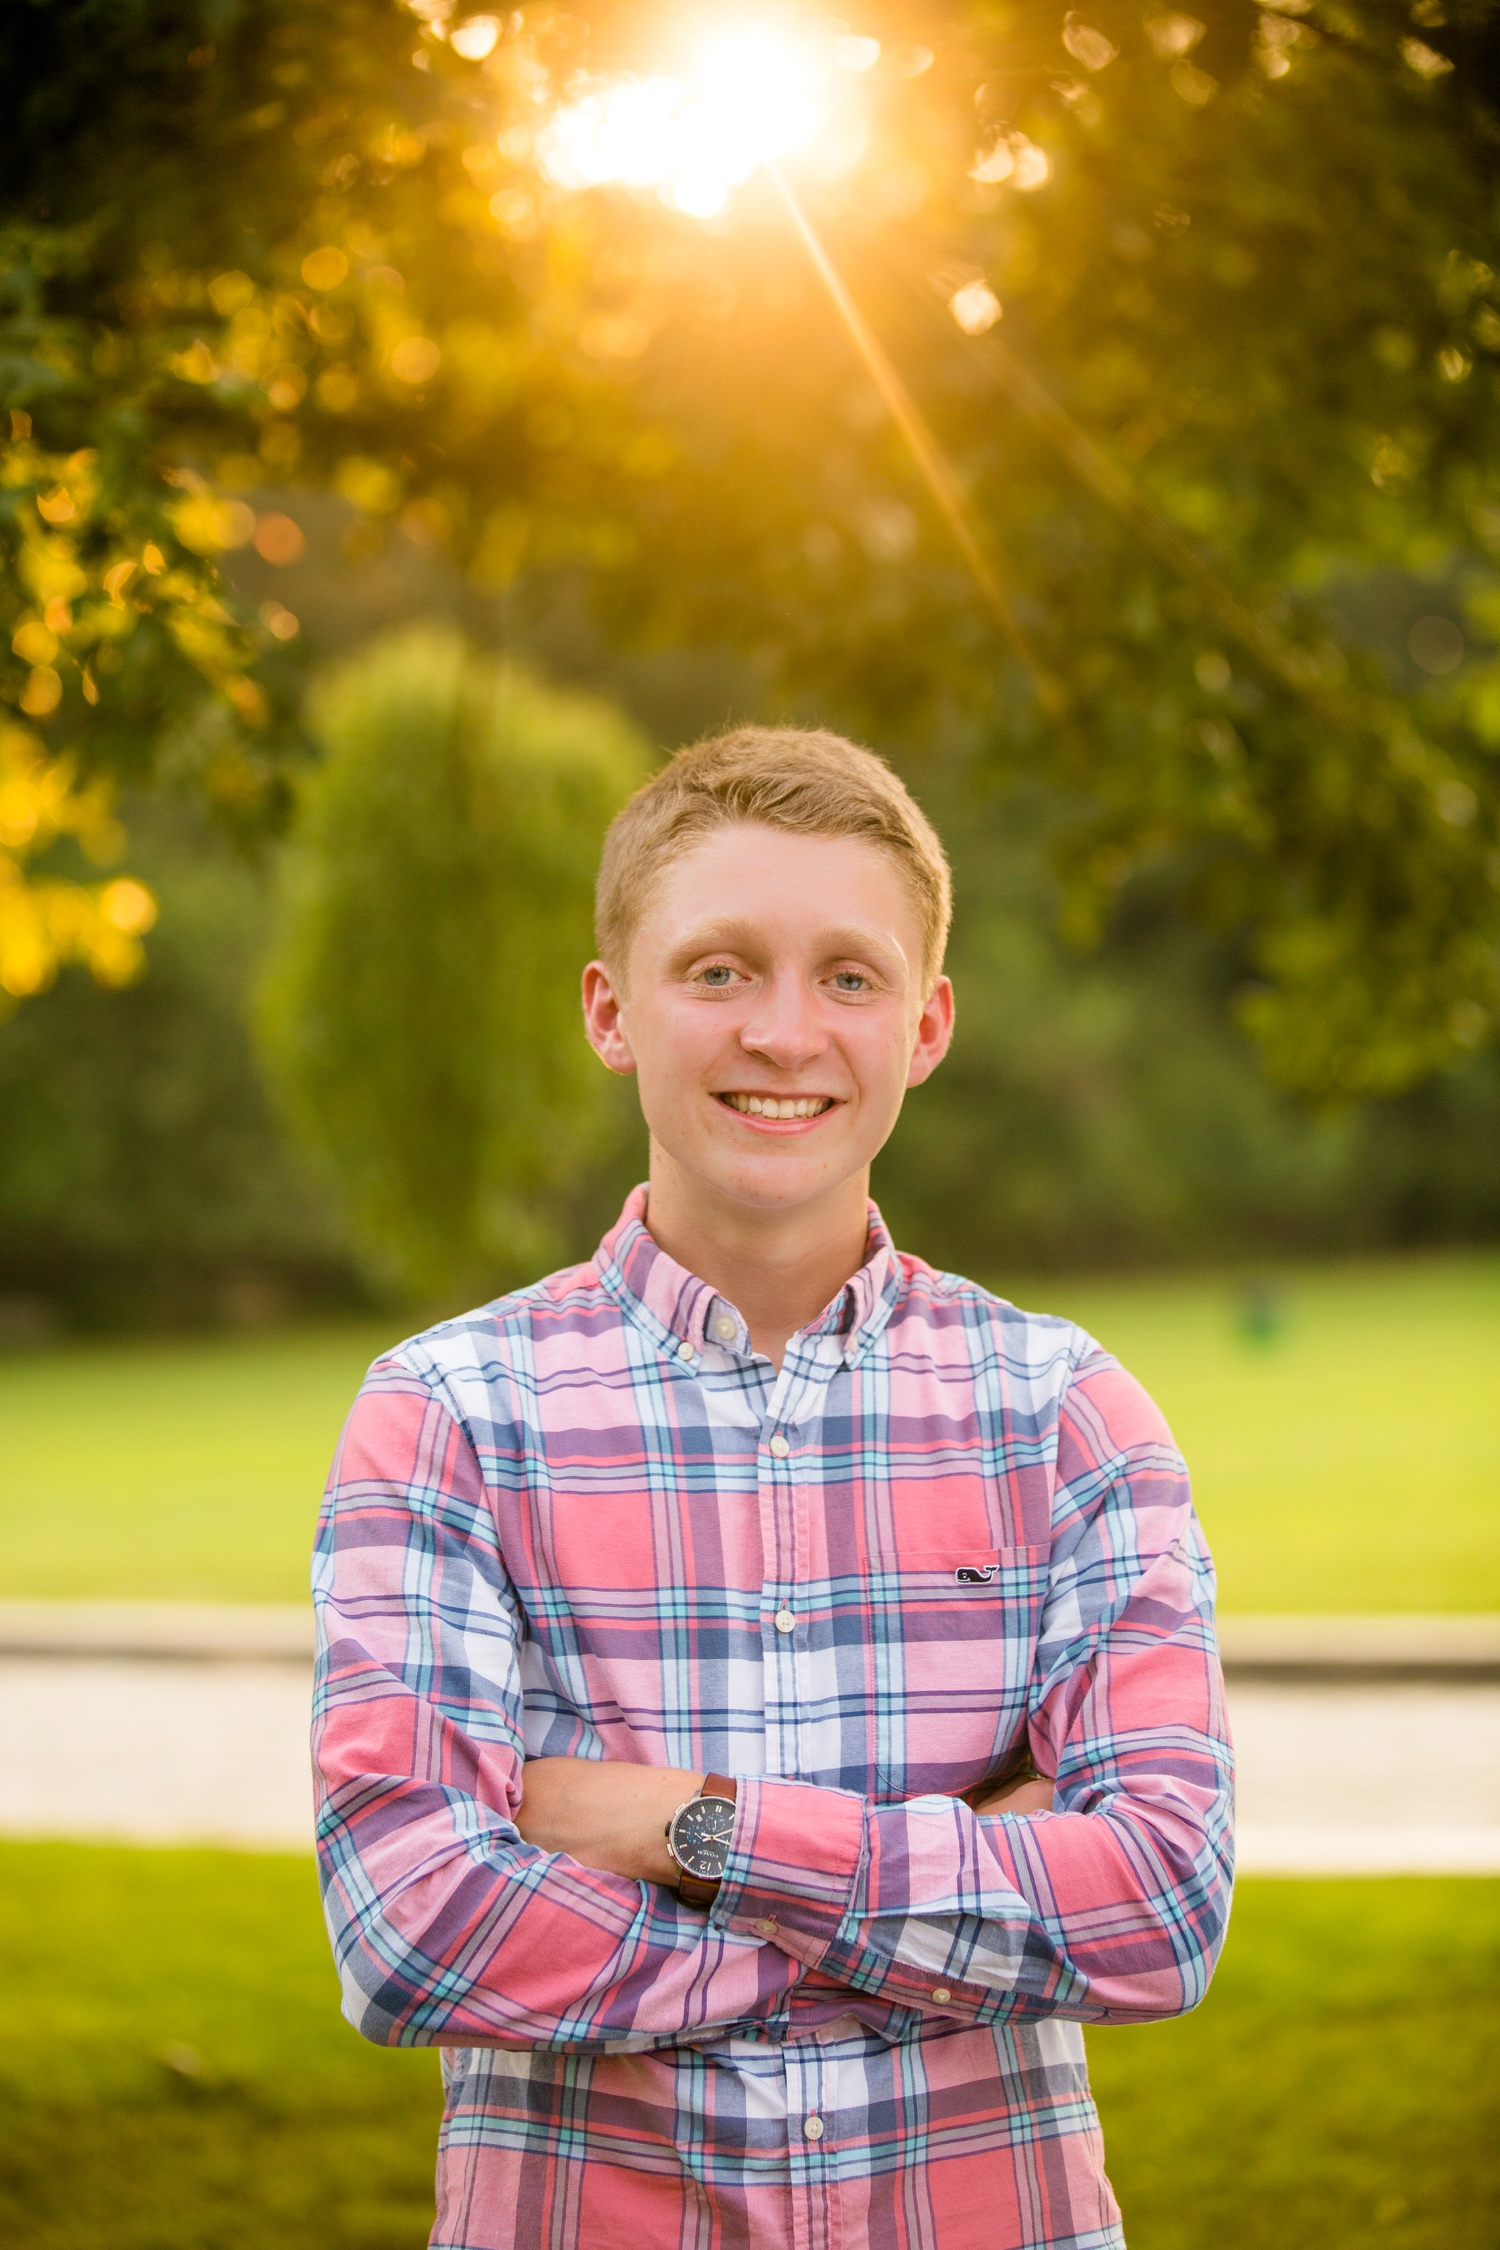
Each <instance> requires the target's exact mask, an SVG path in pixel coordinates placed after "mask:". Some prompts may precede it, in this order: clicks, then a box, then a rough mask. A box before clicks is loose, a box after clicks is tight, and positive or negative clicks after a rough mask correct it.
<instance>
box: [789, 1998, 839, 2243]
mask: <svg viewBox="0 0 1500 2250" xmlns="http://www.w3.org/2000/svg"><path fill="white" fill-rule="evenodd" d="M782 2053H783V2055H784V2057H785V2061H786V2100H787V2116H786V2135H787V2160H788V2168H789V2172H790V2184H791V2230H790V2231H791V2239H792V2244H793V2250H841V2246H842V2243H843V2227H842V2225H841V2223H840V2221H841V2214H840V2208H839V2182H838V2145H837V2133H836V2131H835V2128H836V2126H837V2123H838V2104H837V2099H836V2088H835V2079H836V2075H837V2070H838V2065H837V2063H836V2062H835V2061H832V2060H830V2059H829V2058H828V2056H827V2055H826V2054H825V2052H824V2050H823V2048H822V2047H821V2046H819V2044H818V2042H817V2041H816V2040H815V2039H806V2040H797V2041H795V2042H794V2043H793V2044H791V2045H789V2046H787V2047H785V2048H783V2050H782Z"/></svg>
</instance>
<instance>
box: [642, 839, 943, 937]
mask: <svg viewBox="0 0 1500 2250" xmlns="http://www.w3.org/2000/svg"><path fill="white" fill-rule="evenodd" d="M731 923H732V924H734V925H735V926H736V927H738V928H741V929H744V930H747V931H753V932H755V933H757V934H758V935H759V936H760V937H761V938H762V939H763V941H764V942H765V943H767V944H768V945H774V946H777V947H785V946H789V945H790V946H797V947H800V948H809V947H814V948H815V947H816V946H817V944H818V943H819V941H820V939H821V938H822V937H823V936H824V935H826V934H831V933H838V934H846V935H848V934H856V933H859V932H865V933H867V934H868V935H869V937H870V938H871V939H872V940H876V941H878V942H881V943H883V944H884V945H885V946H887V947H892V946H893V947H894V948H895V949H896V950H897V951H899V952H900V953H901V954H903V955H904V956H905V957H906V959H907V960H908V961H909V962H910V963H911V964H912V966H913V967H915V966H916V964H917V962H918V961H919V959H920V956H921V943H922V931H921V915H920V912H919V909H918V905H917V900H916V897H915V894H914V892H913V889H912V886H911V883H910V882H909V880H908V879H907V877H906V875H905V874H904V873H903V871H902V869H901V868H900V867H899V866H898V865H897V863H896V861H895V859H894V858H893V857H892V855H891V854H890V853H889V852H887V851H884V850H882V849H881V847H880V846H879V845H878V844H872V843H867V842H866V841H865V840H864V838H863V837H859V836H802V835H795V834H791V833H789V832H788V831H787V830H785V829H780V828H769V827H766V826H764V825H762V824H761V823H760V822H758V821H757V822H748V821H741V822H735V823H733V824H732V825H726V826H724V827H723V828H716V829H713V830H712V831H711V832H710V833H709V834H708V835H707V836H703V837H700V838H698V839H697V840H696V841H695V842H694V843H692V844H690V845H689V846H688V847H687V849H686V850H684V851H682V852H679V853H677V854H676V855H675V856H674V857H673V858H672V859H670V860H668V861H667V862H666V863H665V864H664V865H663V866H661V867H659V868H658V869H657V871H656V874H655V877H654V879H653V881H652V883H651V886H650V891H649V894H648V896H647V898H646V900H645V903H644V906H643V910H642V914H641V920H640V924H639V927H638V931H637V937H638V940H639V941H642V942H644V943H645V944H646V945H647V946H648V947H650V948H651V950H653V951H655V950H657V949H659V948H662V947H675V946H677V945H679V944H681V943H683V942H685V941H686V940H687V939H689V938H690V937H691V935H692V934H693V932H694V931H696V930H699V929H702V930H704V931H708V930H710V929H712V928H714V927H716V926H725V925H728V924H731Z"/></svg>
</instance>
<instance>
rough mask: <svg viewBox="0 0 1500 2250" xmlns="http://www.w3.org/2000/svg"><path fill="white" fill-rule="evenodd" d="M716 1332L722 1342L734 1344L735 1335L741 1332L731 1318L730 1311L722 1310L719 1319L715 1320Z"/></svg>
mask: <svg viewBox="0 0 1500 2250" xmlns="http://www.w3.org/2000/svg"><path fill="white" fill-rule="evenodd" d="M714 1334H715V1335H716V1336H717V1337H718V1339H719V1342H720V1343H721V1344H732V1343H733V1342H734V1339H735V1337H736V1336H737V1335H738V1334H739V1329H738V1328H737V1327H736V1325H735V1323H734V1322H733V1321H732V1320H731V1319H730V1317H729V1315H728V1313H722V1312H721V1313H720V1315H719V1317H718V1319H717V1320H716V1321H715V1322H714Z"/></svg>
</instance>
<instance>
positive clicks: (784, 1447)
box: [771, 1430, 792, 1461]
mask: <svg viewBox="0 0 1500 2250" xmlns="http://www.w3.org/2000/svg"><path fill="white" fill-rule="evenodd" d="M791 1450H792V1449H791V1447H790V1446H789V1445H788V1444H787V1442H786V1439H785V1438H784V1437H783V1436H782V1434H781V1432H780V1430H778V1431H777V1432H776V1435H775V1437H773V1438H772V1440H771V1451H772V1452H773V1453H774V1454H775V1456H776V1458H777V1460H778V1461H784V1460H785V1459H786V1457H787V1455H788V1454H789V1453H790V1452H791Z"/></svg>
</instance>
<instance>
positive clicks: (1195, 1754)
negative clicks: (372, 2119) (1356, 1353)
mask: <svg viewBox="0 0 1500 2250" xmlns="http://www.w3.org/2000/svg"><path fill="white" fill-rule="evenodd" d="M1068 1417H1069V1418H1068V1419H1067V1420H1066V1422H1065V1425H1064V1429H1063V1433H1062V1437H1061V1440H1060V1443H1059V1460H1058V1494H1057V1505H1056V1510H1055V1518H1054V1538H1053V1546H1052V1570H1051V1589H1052V1590H1051V1594H1050V1596H1049V1604H1048V1611H1047V1614H1046V1616H1045V1618H1044V1621H1043V1629H1042V1633H1041V1636H1040V1638H1039V1641H1038V1644H1037V1649H1036V1652H1035V1659H1034V1665H1035V1671H1034V1680H1033V1686H1032V1693H1031V1697H1030V1701H1029V1706H1028V1715H1027V1728H1026V1733H1027V1737H1028V1739H1029V1743H1030V1746H1031V1748H1032V1750H1033V1753H1034V1754H1035V1756H1036V1758H1037V1760H1038V1762H1039V1763H1040V1764H1041V1765H1043V1766H1044V1767H1045V1768H1046V1769H1047V1771H1048V1772H1050V1773H1052V1774H1054V1775H1055V1776H1056V1782H1055V1787H1056V1795H1057V1803H1056V1807H1055V1809H1053V1810H1050V1811H1049V1809H1048V1807H1049V1803H1050V1788H1049V1785H1048V1784H1046V1783H1040V1782H1037V1781H1034V1780H1027V1781H1022V1782H1019V1783H1007V1782H1002V1781H1001V1780H1000V1779H999V1777H992V1778H991V1780H990V1781H989V1782H987V1783H983V1784H980V1785H979V1789H978V1790H977V1791H976V1792H971V1793H970V1796H969V1798H968V1799H967V1800H963V1801H961V1800H958V1799H955V1798H947V1797H933V1796H927V1797H918V1798H914V1799H912V1800H910V1801H908V1802H906V1803H899V1804H889V1803H881V1802H878V1801H876V1800H874V1799H869V1798H864V1797H861V1796H860V1795H858V1794H857V1793H855V1792H853V1791H849V1790H845V1789H838V1788H827V1787H821V1786H814V1785H813V1784H811V1783H808V1782H802V1781H792V1780H787V1779H785V1778H782V1777H778V1776H760V1777H755V1778H748V1777H741V1779H740V1782H739V1793H738V1795H739V1802H738V1811H737V1814H736V1822H735V1837H734V1842H733V1845H732V1847H731V1851H730V1856H729V1863H728V1866H727V1868H726V1872H725V1879H724V1883H723V1886H722V1889H721V1892H720V1895H719V1898H718V1900H717V1902H716V1903H715V1905H714V1907H713V1908H712V1909H711V1910H710V1911H709V1913H708V1915H707V1916H705V1915H704V1914H703V1913H701V1912H699V1911H697V1910H695V1909H693V1908H690V1907H688V1906H687V1905H685V1904H684V1903H683V1902H682V1901H681V1900H680V1899H679V1898H678V1896H677V1894H676V1891H675V1888H673V1887H672V1883H673V1876H674V1872H675V1871H674V1870H673V1868H672V1866H671V1863H670V1860H669V1858H668V1855H667V1852H666V1845H665V1836H664V1830H665V1827H666V1823H667V1820H668V1817H669V1816H670V1814H671V1813H672V1812H673V1811H674V1810H675V1809H676V1807H677V1806H678V1805H679V1804H681V1803H682V1802H683V1801H684V1799H685V1798H687V1797H689V1796H691V1795H692V1794H693V1793H694V1792H695V1791H696V1790H697V1788H698V1787H699V1785H700V1782H701V1779H702V1776H701V1775H700V1774H698V1773H696V1772H685V1771H679V1770H676V1769H662V1768H659V1767H649V1766H644V1765H635V1764H632V1763H629V1762H626V1761H623V1760H621V1761H613V1760H606V1761H602V1762H601V1761H600V1760H598V1759H579V1758H572V1757H564V1758H550V1757H549V1758H537V1759H532V1760H529V1761H528V1760H527V1759H526V1758H525V1755H524V1734H525V1694H524V1688H523V1683H522V1679H521V1669H520V1653H521V1649H522V1645H523V1640H524V1633H525V1621H524V1618H523V1615H522V1612H521V1607H520V1603H519V1601H518V1599H517V1597H516V1595H515V1592H514V1589H513V1588H512V1587H511V1585H510V1582H509V1580H508V1578H507V1577H506V1574H505V1571H504V1568H503V1566H502V1563H501V1560H500V1554H499V1550H498V1548H497V1543H496V1538H495V1529H496V1505H497V1503H496V1496H495V1493H494V1492H493V1491H492V1490H491V1488H490V1486H489V1485H488V1484H487V1483H486V1481H485V1475H484V1472H483V1471H482V1470H481V1467H480V1464H479V1461H478V1459H477V1457H476V1454H475V1450H474V1447H473V1444H472V1442H471V1441H470V1438H469V1436H468V1432H467V1430H466V1429H465V1427H464V1425H463V1424H462V1422H461V1421H460V1420H459V1419H458V1418H457V1416H456V1415H455V1414H454V1412H453V1410H452V1407H451V1405H450V1404H449V1402H448V1401H447V1400H446V1398H445V1397H444V1395H443V1391H442V1387H441V1385H440V1384H439V1383H437V1382H435V1381H433V1380H432V1379H431V1378H430V1377H429V1375H428V1374H427V1372H426V1371H425V1370H423V1369H421V1368H420V1367H419V1366H414V1365H412V1364H411V1363H409V1362H406V1361H404V1360H402V1359H399V1358H398V1359H393V1360H392V1361H389V1362H386V1363H383V1364H382V1365H381V1366H380V1367H378V1368H377V1369H376V1370H375V1371H374V1373H373V1374H372V1376H371V1379H370V1381H369V1383H368V1384H367V1386H366V1389H365V1391H364V1392H363V1393H362V1394H361V1398H360V1400H359V1402H358V1403H357V1405H356V1408H355V1411H354V1413H353V1415H352V1416H351V1418H350V1422H349V1425H348V1427H347V1429H346V1432H345V1437H344V1440H343V1445H342V1448H341V1452H340V1457H339V1462H338V1464H337V1466H336V1469H335V1474H334V1478H333V1481H332V1483H331V1485H330V1490H329V1495H328V1500H327V1504H326V1507H325V1511H324V1516H323V1519H322V1525H321V1529H320V1538H319V1555H318V1563H317V1601H318V1608H319V1616H320V1627H321V1634H322V1656H321V1661H320V1669H319V1689H318V1718H317V1727H316V1737H317V1739H316V1757H317V1765H318V1770H319V1780H320V1808H319V1851H320V1859H321V1864H322V1874H323V1884H324V1894H325V1909H326V1912H327V1916H328V1921H329V1928H330V1933H331V1936H332V1939H333V1944H334V1950H335V1954H336V1957H337V1959H338V1963H339V1967H340V1972H341V1976H342V1979H343V1984H344V1994H345V2012H346V2014H347V2015H348V2016H349V2018H350V2020H351V2021H352V2022H354V2023H355V2024H357V2025H358V2026H359V2028H360V2029H361V2030H362V2031H363V2032H364V2033H365V2035H366V2036H367V2037H368V2038H371V2039H373V2040H375V2041H377V2042H379V2043H381V2044H386V2045H410V2044H429V2043H432V2044H444V2045H447V2044H452V2045H458V2046H466V2045H473V2044H486V2045H496V2046H519V2047H530V2046H541V2047H560V2046H565V2047H569V2048H584V2049H588V2048H593V2047H597V2046H599V2045H601V2044H606V2043H613V2042H616V2041H618V2040H620V2039H622V2038H626V2039H629V2040H631V2041H633V2042H634V2041H643V2042H645V2043H647V2044H652V2043H657V2042H671V2041H673V2040H677V2039H680V2038H682V2037H683V2036H685V2035H690V2034H693V2033H695V2032H697V2031H699V2030H701V2029H702V2028H703V2027H705V2026H708V2025H719V2024H728V2023H741V2022H746V2021H749V2020H752V2019H755V2018H758V2017H761V2016H765V2015H771V2014H774V2013H775V2012H776V2011H778V2010H780V2009H782V2008H784V2007H785V2005H786V2003H787V2001H788V1999H789V1997H790V1995H791V1993H792V1992H793V1990H794V1989H795V1988H796V1987H797V1985H798V1984H799V1983H800V1982H801V1981H802V1980H803V1979H804V1978H805V1977H806V1976H807V1975H808V1974H809V1973H810V1972H816V1973H817V1974H818V1976H819V1977H820V1978H821V1979H822V1981H823V1982H824V1984H826V1983H828V1982H829V1981H831V1982H832V1983H833V1984H834V1985H836V1986H839V1987H842V1988H843V1989H845V1990H847V1991H849V1992H852V1993H858V1994H861V1995H864V1996H867V1997H868V1998H869V1999H870V2000H872V2001H874V2002H876V2003H879V2004H881V2005H885V2006H888V2007H889V2008H890V2009H891V2010H892V2012H893V2013H892V2020H893V2022H896V2023H901V2022H904V2021H906V2020H907V2019H908V2016H909V2014H910V2012H911V2011H916V2012H917V2013H919V2014H921V2013H926V2012H927V2011H929V2010H931V2009H933V2008H934V2007H936V2008H937V2009H938V2010H939V2012H941V2013H942V2014H944V2015H945V2016H948V2017H953V2016H957V2017H958V2018H960V2020H969V2021H981V2022H987V2021H1000V2020H1003V2019H1007V2018H1015V2017H1036V2016H1058V2015H1061V2016H1066V2017H1072V2018H1076V2019H1081V2020H1084V2021H1131V2020H1137V2021H1139V2020H1151V2019H1154V2018H1157V2017H1161V2016H1165V2015H1173V2014H1176V2013H1179V2012H1180V2011H1181V2010H1182V2009H1184V2008H1188V2007H1191V2006H1193V2005H1194V2004H1195V2003H1196V2001H1197V2000H1198V1999H1200V1998H1201V1997H1202V1994H1203V1991H1204V1990H1205V1989H1206V1986H1207V1982H1208V1977H1209V1974H1210V1972H1211V1969H1212V1965H1213V1960H1214V1957H1215V1955H1216V1953H1217V1950H1218V1945H1219V1942H1220V1939H1221V1937H1222V1932H1223V1927H1224V1921H1225V1916H1226V1913H1227V1906H1228V1888H1229V1847H1228V1834H1227V1829H1228V1812H1229V1754H1228V1745H1227V1741H1226V1739H1225V1735H1224V1729H1223V1710H1222V1690H1221V1686H1220V1682H1219V1673H1218V1665H1217V1661H1216V1658H1215V1654H1214V1648H1213V1637H1212V1625H1211V1615H1210V1597H1211V1578H1210V1576H1209V1573H1208V1569H1207V1564H1206V1559H1205V1558H1204V1556H1203V1553H1202V1549H1201V1545H1200V1544H1199V1543H1198V1540H1197V1534H1196V1530H1195V1527H1194V1526H1193V1523H1192V1518H1191V1511H1190V1508H1189V1506H1188V1501H1187V1492H1186V1484H1185V1480H1184V1478H1183V1475H1182V1470H1181V1464H1180V1461H1178V1459H1177V1456H1176V1452H1175V1449H1174V1448H1173V1447H1172V1445H1171V1441H1170V1438H1169V1436H1167V1434H1166V1433H1165V1431H1164V1429H1163V1428H1162V1426H1161V1424H1160V1421H1159V1418H1155V1417H1154V1412H1153V1410H1151V1409H1150V1408H1149V1402H1148V1401H1144V1396H1143V1394H1141V1393H1140V1392H1139V1391H1138V1389H1137V1388H1136V1387H1135V1386H1133V1385H1130V1384H1129V1381H1128V1378H1124V1377H1122V1376H1121V1375H1120V1374H1119V1371H1118V1370H1112V1369H1111V1368H1110V1367H1109V1366H1108V1365H1106V1366H1105V1367H1104V1369H1103V1370H1102V1371H1101V1372H1100V1373H1099V1374H1098V1375H1096V1374H1094V1373H1093V1372H1092V1371H1090V1373H1089V1374H1088V1375H1087V1376H1086V1377H1085V1378H1084V1379H1083V1380H1082V1381H1079V1382H1077V1383H1075V1386H1074V1391H1073V1394H1072V1396H1071V1400H1070V1403H1069V1406H1068ZM1017 1813H1022V1814H1030V1815H1031V1816H1032V1817H1030V1818H1021V1819H1017V1818H1014V1817H1005V1816H1006V1815H1011V1816H1013V1815H1015V1814H1017ZM996 1815H998V1816H999V1817H992V1816H996ZM939 1991H941V1992H942V1995H943V1998H942V1999H941V2001H939V2000H938V1999H937V1993H938V1992H939Z"/></svg>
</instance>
